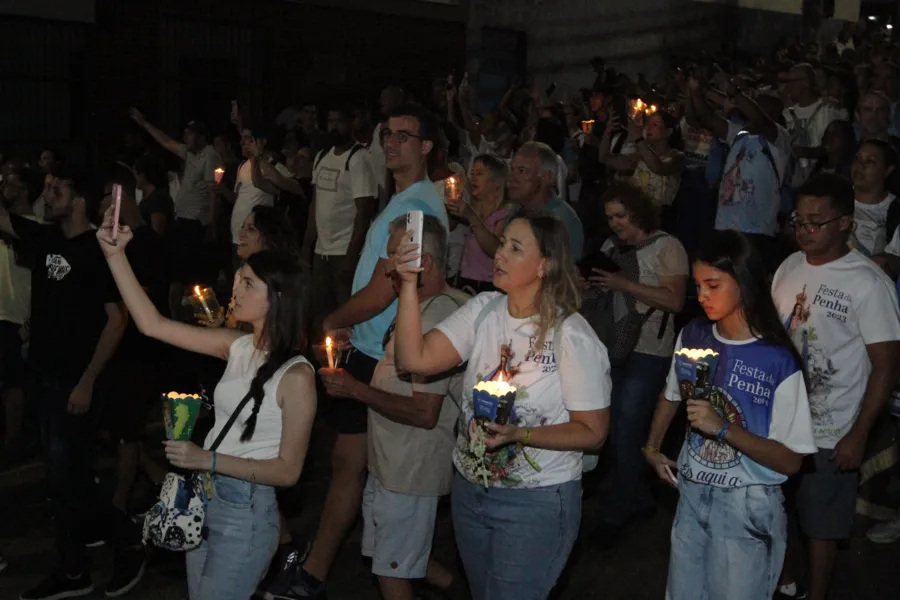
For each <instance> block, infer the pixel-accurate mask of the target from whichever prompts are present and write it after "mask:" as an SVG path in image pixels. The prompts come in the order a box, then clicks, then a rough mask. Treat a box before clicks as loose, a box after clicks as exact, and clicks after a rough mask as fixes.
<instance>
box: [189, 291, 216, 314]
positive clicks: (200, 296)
mask: <svg viewBox="0 0 900 600" xmlns="http://www.w3.org/2000/svg"><path fill="white" fill-rule="evenodd" d="M194 295H195V296H197V300H199V301H200V306H202V307H203V312H205V313H206V318H207V319H209V320H210V321H212V320H213V314H212V311H211V310H209V304H207V302H206V298H205V297H204V296H203V292H201V291H200V286H199V285H195V286H194Z"/></svg>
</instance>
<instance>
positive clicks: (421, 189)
mask: <svg viewBox="0 0 900 600" xmlns="http://www.w3.org/2000/svg"><path fill="white" fill-rule="evenodd" d="M411 210H421V211H422V212H424V213H425V214H426V215H431V216H433V217H437V218H438V219H440V220H441V223H443V224H444V227H447V228H448V229H449V223H448V220H447V208H446V207H445V206H444V200H443V198H441V197H440V195H438V193H437V190H436V189H435V187H434V183H433V182H431V181H428V180H425V181H420V182H418V183H415V184H413V185H411V186H410V187H408V188H407V189H405V190H403V191H402V192H400V193H399V194H395V195H394V196H393V197H392V198H391V200H390V202H388V204H387V206H385V207H384V210H383V211H381V213H380V214H379V215H378V216H377V217H376V218H375V220H374V221H372V225H371V226H370V227H369V231H368V233H366V243H365V244H364V245H363V249H362V253H361V254H360V256H359V263H358V264H357V265H356V273H355V274H354V275H353V288H352V292H353V293H354V294H355V293H356V292H358V291H359V290H361V289H362V288H364V287H366V286H367V285H369V281H370V280H371V279H372V274H373V273H374V272H375V265H377V264H378V259H380V258H384V259H387V257H388V255H387V244H388V239H390V237H391V223H392V222H393V221H394V220H395V219H397V218H398V217H402V216H403V215H405V214H406V213H408V212H409V211H411ZM396 316H397V300H396V299H394V301H393V302H391V304H390V306H388V307H387V308H386V309H384V310H383V311H381V312H380V313H379V314H377V315H375V316H374V317H372V318H371V319H369V320H368V321H365V322H364V323H359V324H358V325H354V326H353V332H352V333H351V334H350V343H351V344H352V345H353V347H354V348H356V349H357V350H359V351H360V352H362V353H363V354H365V355H366V356H370V357H372V358H374V359H377V360H381V357H382V356H384V347H383V346H382V342H383V341H384V334H385V332H386V331H387V330H388V327H390V326H391V323H392V322H393V320H394V318H395V317H396Z"/></svg>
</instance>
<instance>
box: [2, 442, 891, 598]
mask: <svg viewBox="0 0 900 600" xmlns="http://www.w3.org/2000/svg"><path fill="white" fill-rule="evenodd" d="M156 431H157V436H158V430H156ZM151 435H152V434H151ZM156 439H157V440H158V439H159V438H158V437H157V438H156ZM156 443H158V441H157V442H155V444H156ZM330 443H331V439H330V437H329V436H328V435H327V434H326V433H324V432H323V431H321V430H320V429H319V428H317V430H316V433H315V435H314V439H313V443H312V450H311V452H310V456H309V461H308V464H307V468H306V471H305V473H304V475H303V480H302V482H301V483H300V484H299V486H300V487H299V489H298V490H297V494H296V495H297V497H298V500H297V502H296V503H295V509H297V508H299V514H296V515H295V516H294V517H293V518H292V519H291V524H292V528H293V529H294V530H295V531H297V532H300V533H301V534H302V535H309V536H311V535H313V533H314V531H315V527H316V523H317V519H318V516H319V512H320V510H321V506H322V502H323V498H324V495H325V491H326V489H327V485H328V477H329V455H328V453H329V450H330ZM155 444H154V445H155ZM156 447H158V446H156ZM110 466H111V460H110V458H109V457H108V456H107V457H106V458H101V459H99V460H98V469H99V470H100V472H101V474H105V473H108V472H109V468H110ZM42 477H43V473H42V466H41V464H40V463H39V462H32V463H29V464H25V465H22V466H20V467H18V468H16V469H13V470H11V471H7V472H5V473H2V474H0V509H2V513H0V514H2V515H4V517H5V518H2V519H0V552H2V553H3V554H4V555H5V556H6V558H7V559H8V561H9V567H7V569H6V570H5V571H4V572H3V573H0V600H11V599H13V598H17V597H18V595H19V593H21V592H22V591H23V590H25V589H27V588H28V587H29V586H31V585H33V584H35V583H36V582H37V581H39V580H40V578H41V577H42V576H43V575H44V574H46V572H47V569H48V568H49V567H50V565H51V564H52V560H53V546H52V522H51V520H50V505H49V502H48V500H47V499H46V493H45V490H44V487H43V484H42ZM598 494H602V492H599V493H598ZM598 494H595V495H594V496H592V497H590V498H588V499H587V500H586V501H585V514H584V524H583V527H582V530H583V531H588V530H590V528H591V526H592V524H593V523H595V522H596V512H597V504H598ZM675 501H676V498H675V494H674V492H668V491H665V490H660V495H659V496H658V498H657V503H658V510H657V511H656V514H655V515H654V516H653V517H652V518H649V519H647V520H644V521H642V522H640V523H637V524H635V525H633V526H632V527H631V528H630V529H629V530H628V531H627V532H626V534H625V536H624V537H623V539H622V540H621V541H620V543H619V544H618V545H617V546H615V547H614V548H613V549H612V550H611V551H608V552H604V551H602V550H599V549H598V548H596V547H593V546H592V545H591V544H590V543H586V542H585V543H581V544H580V547H579V551H578V552H577V553H576V555H574V557H573V560H572V561H571V565H570V569H569V572H568V577H567V581H566V582H565V585H564V587H563V589H562V590H561V592H560V594H559V598H560V600H575V599H580V598H604V599H622V600H626V599H627V600H651V599H652V600H660V599H662V598H663V597H664V592H665V582H666V568H667V562H668V552H669V549H668V546H669V543H668V536H669V529H670V527H671V521H672V515H673V514H674V505H675ZM860 521H862V519H860ZM864 527H865V523H862V522H860V523H858V529H859V535H857V537H855V538H854V539H853V540H852V541H851V542H850V543H849V545H848V546H847V548H845V549H844V550H843V551H842V552H841V554H840V558H839V562H838V566H837V571H836V575H835V580H834V593H833V595H832V600H888V599H890V600H896V599H897V598H900V542H898V543H896V544H893V545H887V546H877V545H875V544H872V543H870V542H868V541H866V540H865V539H864V538H863V537H862V535H861V533H862V532H863V531H864ZM360 531H361V528H360V527H357V528H356V529H355V530H354V532H353V534H352V535H351V537H350V539H349V540H348V542H347V544H346V545H345V547H344V549H343V551H342V552H341V554H340V556H339V558H338V562H337V564H336V565H335V567H334V570H333V576H332V578H331V581H330V582H329V586H330V587H329V594H328V596H329V598H330V599H331V600H376V599H377V598H378V597H379V595H378V592H377V589H376V587H375V584H374V582H373V580H372V577H371V575H370V573H369V572H368V571H367V570H366V567H365V565H364V563H363V562H362V560H361V559H360V557H359V538H360ZM90 552H91V555H92V559H93V561H94V569H93V574H94V582H95V584H96V585H97V588H98V592H96V593H95V594H94V595H93V596H92V597H94V598H101V597H102V587H103V584H104V583H105V582H106V580H107V579H108V577H109V575H110V569H111V566H112V565H111V557H110V552H109V550H108V549H106V548H102V547H101V548H96V549H93V550H91V551H90ZM455 552H456V551H455V546H454V542H453V533H452V527H451V523H450V515H449V511H448V510H446V509H444V510H442V511H441V513H440V515H439V520H438V524H437V535H436V540H435V549H434V553H435V556H436V557H437V559H438V560H440V561H441V562H443V563H444V564H446V565H449V566H451V567H452V568H453V569H454V570H456V569H458V567H457V565H456V557H455ZM127 597H128V598H132V599H134V600H153V599H163V598H165V599H167V600H178V599H181V598H187V592H186V588H185V575H184V566H183V558H182V557H181V556H180V555H175V554H169V553H164V552H157V553H155V554H154V555H153V556H152V560H151V564H150V565H149V567H148V569H147V572H146V575H145V577H144V579H143V581H142V582H141V584H140V585H139V586H138V587H137V588H135V589H134V591H132V592H131V593H130V594H129V595H128V596H127ZM461 600H462V599H461ZM712 600H727V599H712Z"/></svg>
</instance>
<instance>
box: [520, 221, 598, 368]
mask: <svg viewBox="0 0 900 600" xmlns="http://www.w3.org/2000/svg"><path fill="white" fill-rule="evenodd" d="M518 219H521V220H523V221H525V222H526V223H528V225H529V227H531V231H532V233H533V234H534V238H535V240H537V246H538V251H539V252H540V254H541V257H542V258H544V259H546V260H547V264H546V267H545V268H544V275H543V277H541V287H540V289H539V290H538V294H537V298H535V308H537V313H538V318H539V321H538V324H537V333H536V337H537V344H535V348H536V349H537V350H536V353H538V354H540V353H543V351H544V342H545V341H546V339H547V332H548V331H550V330H551V329H554V328H556V327H561V326H562V324H563V321H565V320H566V319H567V318H568V317H569V316H570V315H572V314H574V313H576V312H578V309H579V308H581V291H580V290H579V287H578V283H577V282H578V272H577V271H576V270H575V259H574V258H573V256H572V248H571V246H570V245H569V232H568V231H567V230H566V226H565V225H563V222H562V221H560V220H559V219H557V218H556V217H555V216H553V215H552V214H550V213H546V212H542V213H538V214H536V215H533V216H526V215H523V216H520V217H516V219H514V220H518ZM554 351H556V352H558V349H555V348H554Z"/></svg>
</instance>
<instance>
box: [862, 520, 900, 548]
mask: <svg viewBox="0 0 900 600" xmlns="http://www.w3.org/2000/svg"><path fill="white" fill-rule="evenodd" d="M866 537H867V538H869V541H872V542H875V543H876V544H891V543H893V542H896V541H897V540H900V516H898V517H897V518H895V519H893V520H892V521H885V522H884V523H879V524H878V525H874V526H873V527H871V528H870V529H869V531H868V532H867V533H866Z"/></svg>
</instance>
